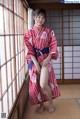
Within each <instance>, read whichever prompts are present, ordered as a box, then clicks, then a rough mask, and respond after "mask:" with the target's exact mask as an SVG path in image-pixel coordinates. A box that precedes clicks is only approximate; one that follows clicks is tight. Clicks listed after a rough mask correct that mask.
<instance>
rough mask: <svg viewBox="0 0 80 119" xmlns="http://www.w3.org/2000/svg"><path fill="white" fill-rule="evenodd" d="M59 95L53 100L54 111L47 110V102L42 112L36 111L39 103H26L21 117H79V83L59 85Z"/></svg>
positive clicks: (77, 118) (48, 118)
mask: <svg viewBox="0 0 80 119" xmlns="http://www.w3.org/2000/svg"><path fill="white" fill-rule="evenodd" d="M59 89H60V92H61V96H60V97H59V98H57V99H55V100H53V103H54V106H55V108H56V110H55V112H54V113H49V112H48V102H45V107H46V109H45V110H44V112H43V113H42V114H39V113H37V112H36V109H37V107H38V106H39V105H34V106H31V105H30V102H28V104H27V105H26V109H25V112H24V117H23V119H80V84H77V85H71V84H69V85H59Z"/></svg>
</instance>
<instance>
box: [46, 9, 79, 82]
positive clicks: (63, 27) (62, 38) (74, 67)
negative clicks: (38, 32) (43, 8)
mask: <svg viewBox="0 0 80 119" xmlns="http://www.w3.org/2000/svg"><path fill="white" fill-rule="evenodd" d="M46 25H47V26H50V27H51V28H53V30H54V32H55V34H56V38H57V42H58V50H59V58H58V60H57V61H55V60H54V61H53V65H54V69H55V74H56V78H57V79H60V80H62V81H63V82H64V81H65V80H67V79H69V80H76V81H77V79H80V10H52V11H51V10H50V11H47V22H46Z"/></svg>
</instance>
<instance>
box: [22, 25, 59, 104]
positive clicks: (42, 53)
mask: <svg viewBox="0 0 80 119" xmlns="http://www.w3.org/2000/svg"><path fill="white" fill-rule="evenodd" d="M24 42H25V45H26V47H27V50H28V52H27V55H26V59H27V63H28V68H29V75H30V81H29V96H30V102H31V104H38V103H40V102H44V101H48V98H47V96H46V94H45V93H44V92H43V91H42V89H41V88H40V86H39V80H40V79H39V75H37V70H36V67H35V65H34V63H33V61H32V60H31V58H30V55H34V56H35V57H36V58H37V61H38V62H39V63H40V64H41V63H42V62H43V60H44V59H45V58H47V56H48V55H49V54H53V53H55V55H53V56H52V59H57V57H58V52H57V41H56V37H55V34H54V31H53V30H52V29H50V28H46V27H43V28H42V29H41V30H40V29H38V28H37V27H36V26H34V27H33V28H32V29H30V30H28V32H26V33H25V35H24ZM52 59H51V61H50V62H49V64H48V70H49V86H50V88H51V91H52V98H56V97H58V96H60V92H59V89H58V85H57V82H56V78H55V74H54V69H53V66H52Z"/></svg>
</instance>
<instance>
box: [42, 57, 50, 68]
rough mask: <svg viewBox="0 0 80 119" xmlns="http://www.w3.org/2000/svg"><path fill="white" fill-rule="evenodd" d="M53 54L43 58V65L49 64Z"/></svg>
mask: <svg viewBox="0 0 80 119" xmlns="http://www.w3.org/2000/svg"><path fill="white" fill-rule="evenodd" d="M51 57H52V55H49V56H48V57H47V58H46V59H44V60H43V63H42V66H44V67H45V66H47V65H48V64H49V62H50V60H51Z"/></svg>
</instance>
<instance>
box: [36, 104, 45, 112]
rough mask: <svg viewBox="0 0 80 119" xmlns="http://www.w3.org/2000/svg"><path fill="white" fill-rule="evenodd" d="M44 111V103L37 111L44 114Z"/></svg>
mask: <svg viewBox="0 0 80 119" xmlns="http://www.w3.org/2000/svg"><path fill="white" fill-rule="evenodd" d="M43 110H44V103H43V102H42V103H40V107H39V108H38V109H37V111H38V112H39V113H42V112H43Z"/></svg>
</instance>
